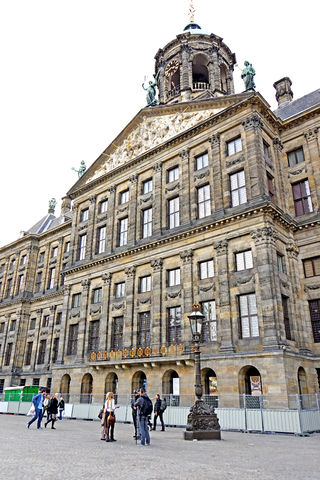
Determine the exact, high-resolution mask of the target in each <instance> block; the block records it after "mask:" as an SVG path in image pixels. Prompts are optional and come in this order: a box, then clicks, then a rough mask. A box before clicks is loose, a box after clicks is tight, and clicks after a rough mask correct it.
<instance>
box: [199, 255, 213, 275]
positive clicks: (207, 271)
mask: <svg viewBox="0 0 320 480" xmlns="http://www.w3.org/2000/svg"><path fill="white" fill-rule="evenodd" d="M199 273H200V280H204V279H205V278H212V277H214V263H213V260H207V261H205V262H200V263H199Z"/></svg>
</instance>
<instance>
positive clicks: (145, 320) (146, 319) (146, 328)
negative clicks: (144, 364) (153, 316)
mask: <svg viewBox="0 0 320 480" xmlns="http://www.w3.org/2000/svg"><path fill="white" fill-rule="evenodd" d="M150 341H151V336H150V312H143V313H139V315H138V331H137V342H138V345H137V346H138V347H141V348H145V347H148V346H149V345H150Z"/></svg>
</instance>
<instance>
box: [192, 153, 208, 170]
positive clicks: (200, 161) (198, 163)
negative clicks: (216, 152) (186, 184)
mask: <svg viewBox="0 0 320 480" xmlns="http://www.w3.org/2000/svg"><path fill="white" fill-rule="evenodd" d="M204 159H205V161H204ZM208 166H209V154H208V152H204V153H202V154H201V155H197V156H196V157H195V170H196V171H198V170H202V169H203V168H207V167H208Z"/></svg>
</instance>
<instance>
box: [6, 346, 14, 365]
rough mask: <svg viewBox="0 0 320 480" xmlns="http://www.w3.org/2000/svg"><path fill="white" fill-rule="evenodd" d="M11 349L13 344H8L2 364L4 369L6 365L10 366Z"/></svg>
mask: <svg viewBox="0 0 320 480" xmlns="http://www.w3.org/2000/svg"><path fill="white" fill-rule="evenodd" d="M12 347H13V343H8V345H7V350H6V355H5V357H4V364H5V366H6V367H7V366H8V365H10V360H11V353H12Z"/></svg>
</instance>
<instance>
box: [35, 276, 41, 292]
mask: <svg viewBox="0 0 320 480" xmlns="http://www.w3.org/2000/svg"><path fill="white" fill-rule="evenodd" d="M41 282H42V272H38V273H37V277H36V291H35V293H39V292H40V289H41Z"/></svg>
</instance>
